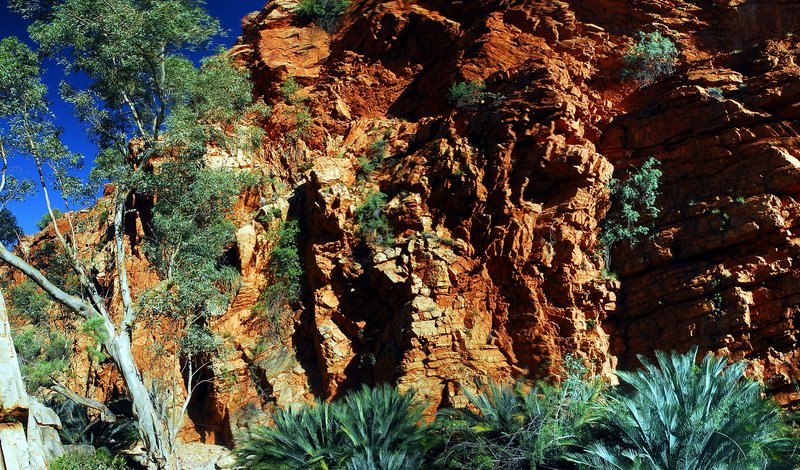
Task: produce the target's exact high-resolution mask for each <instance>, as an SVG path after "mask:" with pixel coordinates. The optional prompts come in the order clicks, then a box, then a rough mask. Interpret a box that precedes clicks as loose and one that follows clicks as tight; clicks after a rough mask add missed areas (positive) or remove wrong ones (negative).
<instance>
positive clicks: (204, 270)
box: [0, 0, 261, 469]
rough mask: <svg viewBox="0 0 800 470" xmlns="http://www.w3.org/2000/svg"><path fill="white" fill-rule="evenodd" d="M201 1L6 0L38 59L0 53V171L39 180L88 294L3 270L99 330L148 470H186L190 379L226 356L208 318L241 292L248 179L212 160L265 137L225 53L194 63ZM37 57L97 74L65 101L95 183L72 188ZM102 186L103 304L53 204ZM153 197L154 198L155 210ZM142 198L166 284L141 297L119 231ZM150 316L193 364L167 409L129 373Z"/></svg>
mask: <svg viewBox="0 0 800 470" xmlns="http://www.w3.org/2000/svg"><path fill="white" fill-rule="evenodd" d="M202 3H203V2H201V1H199V0H103V1H96V0H39V1H32V2H31V1H23V0H11V1H10V4H11V7H12V9H14V10H15V11H17V12H18V13H20V14H21V15H23V16H25V17H26V18H29V19H31V20H32V25H31V27H30V28H29V33H30V35H31V38H32V39H33V40H34V41H35V42H36V43H37V44H38V45H39V50H38V51H32V50H31V49H30V48H28V47H27V46H26V45H25V44H24V43H22V42H21V41H19V40H17V39H16V38H7V39H5V40H3V42H2V47H0V126H3V127H2V128H0V132H1V133H2V135H6V136H10V137H6V138H5V140H2V138H1V137H0V142H2V143H3V147H2V148H3V160H4V161H5V160H6V156H8V157H9V158H25V159H29V160H30V161H32V162H33V163H34V164H35V166H36V168H37V169H38V181H37V183H38V184H37V186H38V189H39V190H41V191H42V192H43V195H44V199H45V202H46V205H47V213H48V214H49V215H50V221H51V225H52V228H53V231H54V233H55V235H56V239H57V244H58V249H59V250H60V251H61V254H62V255H63V256H64V257H65V258H66V259H67V260H68V267H69V270H70V271H71V272H70V276H72V278H73V280H74V283H76V284H77V285H78V286H79V287H78V288H74V289H67V288H66V287H65V286H64V285H63V283H60V282H59V281H58V280H56V279H54V278H52V277H49V275H48V273H47V272H46V271H41V270H38V269H36V268H35V267H34V266H32V265H30V264H29V263H27V262H26V261H25V260H23V259H21V258H20V257H18V256H16V255H15V254H14V253H12V252H11V251H9V250H8V249H6V248H4V247H2V246H0V261H2V262H4V263H5V264H7V265H10V266H12V267H14V268H16V269H18V270H19V271H21V272H22V273H23V274H25V275H26V276H27V277H28V278H30V279H31V280H32V281H33V282H35V283H36V284H37V285H38V286H39V287H40V288H41V289H42V290H44V291H45V292H46V293H47V294H48V295H49V296H50V297H51V298H52V299H53V300H55V301H56V302H57V303H59V304H60V305H61V306H62V307H64V308H66V309H67V310H69V311H70V312H72V313H73V314H74V315H75V316H77V317H78V318H81V319H83V321H84V324H85V325H89V326H90V329H91V331H92V333H91V336H92V337H93V338H94V339H95V340H96V341H97V343H98V346H99V348H100V349H101V350H102V353H103V355H107V357H108V358H109V359H110V360H111V361H112V362H113V363H114V364H115V365H116V367H117V368H118V369H119V371H120V374H121V376H122V378H123V380H124V382H125V385H126V387H127V392H128V394H129V396H130V399H131V402H132V407H133V413H134V417H135V419H136V422H137V425H138V428H139V432H140V435H141V438H142V441H143V443H144V445H145V448H146V450H147V454H148V455H147V464H148V466H149V467H151V468H165V469H175V468H178V465H179V464H178V462H177V460H176V457H175V453H174V446H175V438H176V434H177V430H178V429H179V428H180V425H181V423H182V421H183V414H184V413H185V410H186V406H187V405H188V400H189V399H190V396H191V392H192V391H193V389H194V388H195V386H196V381H194V382H193V378H194V375H195V374H197V370H198V368H202V367H206V366H207V365H208V363H209V361H208V357H210V356H211V355H213V354H214V353H216V352H217V351H218V350H219V346H220V341H219V338H217V337H215V336H214V335H213V334H212V333H211V332H210V331H208V330H207V329H206V325H207V324H208V321H207V319H208V317H209V316H210V315H213V314H214V313H215V312H219V311H220V310H223V311H224V308H221V307H225V306H226V305H227V302H228V300H229V297H230V294H231V292H232V290H233V288H234V284H235V283H234V281H235V279H236V272H234V271H233V268H231V267H228V266H226V265H225V264H224V262H223V260H222V258H223V257H222V253H223V250H224V247H225V246H226V244H229V243H230V242H231V240H232V229H233V227H232V225H231V224H230V223H229V222H227V221H226V220H225V215H226V213H227V211H228V207H230V201H231V198H232V197H234V196H235V195H236V194H237V193H238V191H239V190H240V189H241V184H242V178H241V177H239V176H238V175H235V174H233V173H232V172H230V171H224V170H219V169H216V170H215V169H211V168H208V167H207V166H206V164H205V163H204V158H203V157H204V154H205V151H206V147H207V145H208V144H210V143H212V142H213V143H214V144H215V145H226V146H232V145H240V144H241V143H242V142H245V141H246V142H254V143H255V144H256V145H257V144H259V143H260V140H259V139H258V137H259V134H257V133H252V132H250V130H252V129H254V128H251V127H249V126H247V125H245V124H244V122H245V119H246V118H247V117H249V116H253V115H254V114H255V113H257V112H260V110H261V108H260V107H255V106H253V105H252V103H251V101H252V90H251V87H250V84H249V81H248V79H247V75H246V73H245V72H244V71H242V70H239V69H237V68H236V67H235V66H233V65H232V64H231V62H230V61H229V60H228V58H226V57H225V55H224V53H220V54H219V55H216V56H212V57H211V58H209V59H207V60H205V61H204V63H203V66H201V67H199V68H198V67H196V66H195V65H194V64H193V63H192V61H191V60H189V59H188V57H187V56H186V55H185V54H186V52H187V51H191V50H197V49H202V48H206V47H207V46H208V45H209V44H210V40H211V38H212V37H213V36H214V35H216V34H218V33H219V32H220V29H219V24H218V22H217V21H216V20H215V19H214V18H212V17H210V16H209V15H208V14H207V13H206V11H205V10H204V9H203V5H202ZM42 56H48V57H55V58H57V59H58V60H59V62H60V64H61V65H63V66H64V67H65V70H66V71H67V73H68V74H71V73H81V74H83V75H84V76H85V77H88V86H86V87H85V88H76V87H73V86H71V85H70V84H68V83H62V84H61V86H60V93H61V96H62V98H63V99H64V100H65V101H67V102H68V103H71V104H72V105H73V106H74V109H75V113H76V116H77V117H78V118H79V119H80V120H81V121H83V122H84V123H85V124H86V126H87V129H88V134H89V138H91V139H92V140H93V141H94V142H96V143H97V145H98V147H99V149H100V150H99V154H98V155H97V157H96V159H95V166H94V168H93V169H92V172H91V175H92V178H91V180H90V181H83V180H81V179H80V178H77V177H75V176H72V175H73V173H71V170H72V169H74V168H76V167H77V166H78V165H80V164H81V157H80V156H78V155H75V154H74V153H72V152H70V151H69V149H67V148H66V146H64V145H63V144H62V142H61V140H60V133H61V131H60V129H59V128H58V126H57V125H56V124H55V123H54V119H53V115H52V113H51V112H50V110H49V107H48V106H49V104H48V102H47V99H46V94H47V89H46V87H45V85H44V84H43V83H42V81H41V78H40V77H41V72H42V71H41V67H40V60H41V57H42ZM82 81H83V82H86V80H82ZM245 137H246V139H245ZM242 145H243V144H242ZM154 161H158V164H157V165H154ZM4 169H5V166H4ZM3 176H5V171H4V173H3ZM9 181H13V180H11V179H9ZM102 182H111V183H114V185H113V188H114V195H113V207H112V208H111V210H112V211H113V226H114V229H113V238H114V248H115V256H114V261H115V265H114V266H113V269H115V271H116V279H117V286H116V289H115V290H116V292H115V295H110V296H109V295H106V293H101V292H99V291H98V285H100V283H98V282H95V279H94V278H93V276H94V275H95V274H94V273H95V272H96V270H94V269H93V266H92V264H91V263H92V261H91V260H92V257H91V256H84V254H83V253H81V251H82V250H86V249H88V248H86V247H80V246H79V244H78V243H77V242H76V233H77V231H76V225H75V224H76V222H75V221H74V220H73V217H72V214H71V213H70V212H67V213H65V214H64V215H63V219H66V222H64V221H63V220H62V221H61V223H57V219H58V217H57V215H56V214H54V209H53V205H52V201H51V197H53V195H55V194H60V195H61V197H63V199H64V203H65V204H66V205H67V208H68V209H69V205H70V204H75V203H76V202H85V201H86V200H87V195H91V194H93V193H94V189H95V188H96V184H97V183H102ZM15 184H16V183H15ZM52 189H56V190H58V191H57V192H53V191H52ZM155 194H159V197H158V198H153V197H152V196H153V195H155ZM134 200H139V201H141V200H144V201H149V203H150V204H152V203H153V201H154V200H157V201H158V202H156V203H155V204H154V205H153V206H152V216H151V217H150V218H149V219H148V220H145V221H143V223H145V224H146V226H147V227H148V230H147V231H146V232H147V233H146V236H147V240H146V242H145V246H144V251H145V253H146V254H147V256H148V259H149V260H150V262H151V266H152V268H153V270H154V271H155V272H156V273H157V274H158V275H159V276H160V278H161V279H162V282H161V283H159V285H158V286H157V287H156V288H153V289H150V290H149V291H147V292H145V293H144V294H143V295H141V296H140V297H139V298H136V299H134V298H133V296H132V292H131V289H130V286H129V284H128V276H127V268H126V251H125V250H126V248H125V247H126V243H125V240H126V238H127V237H128V234H127V233H126V229H125V227H126V226H129V225H128V224H126V223H125V221H126V220H127V219H129V218H131V217H139V216H140V215H139V214H138V213H136V211H135V210H133V208H132V204H133V201H134ZM189 202H191V204H190V203H189ZM189 273H191V274H192V275H189ZM154 317H159V318H165V319H168V321H169V322H170V324H171V325H177V326H178V329H179V334H177V335H175V338H174V341H173V343H172V344H171V346H170V347H168V352H169V353H171V355H172V356H175V357H180V358H181V359H182V360H181V363H182V364H190V365H191V367H190V368H189V370H184V371H183V376H182V377H178V382H180V383H179V386H181V387H185V388H186V390H187V392H188V394H187V395H188V396H186V398H185V400H184V401H183V402H180V403H166V398H164V397H165V396H167V395H170V396H173V397H174V396H175V395H176V394H175V393H171V392H170V393H169V394H168V393H164V394H160V393H159V390H157V387H154V383H155V382H153V381H152V380H147V381H146V380H145V379H146V378H143V376H142V373H141V371H140V370H139V368H138V367H137V364H136V363H135V362H134V360H133V355H132V352H131V335H132V331H133V330H134V329H135V328H136V326H137V325H138V324H140V323H141V322H144V321H146V319H152V318H154ZM193 384H194V385H193ZM173 385H174V384H173Z"/></svg>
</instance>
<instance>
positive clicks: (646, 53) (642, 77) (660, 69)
mask: <svg viewBox="0 0 800 470" xmlns="http://www.w3.org/2000/svg"><path fill="white" fill-rule="evenodd" d="M638 36H639V40H638V41H637V42H636V44H635V45H634V46H633V47H631V48H630V49H629V50H628V51H627V52H626V53H625V55H624V56H623V58H622V60H623V61H624V62H625V65H626V66H627V68H626V69H625V71H624V72H623V75H624V76H626V77H630V78H632V79H634V80H636V81H637V82H639V83H640V84H641V86H647V85H650V84H651V83H653V82H655V81H656V80H657V79H658V78H660V77H663V76H666V75H671V74H672V73H673V72H674V71H675V61H676V60H677V58H678V49H677V48H676V47H675V44H674V43H673V42H672V41H671V40H670V39H669V38H668V37H665V36H662V35H661V33H660V32H658V31H655V32H652V33H648V34H644V33H642V32H639V33H638Z"/></svg>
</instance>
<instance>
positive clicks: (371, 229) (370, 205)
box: [356, 192, 394, 245]
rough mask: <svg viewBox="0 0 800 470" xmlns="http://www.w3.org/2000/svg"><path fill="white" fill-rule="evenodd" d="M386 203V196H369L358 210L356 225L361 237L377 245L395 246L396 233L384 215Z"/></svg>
mask: <svg viewBox="0 0 800 470" xmlns="http://www.w3.org/2000/svg"><path fill="white" fill-rule="evenodd" d="M386 201H387V196H386V194H383V193H381V192H376V193H372V194H370V195H368V196H367V198H366V200H365V201H364V203H363V204H361V205H360V206H358V207H357V208H356V223H357V224H358V226H359V231H360V233H361V235H362V236H363V237H364V238H365V239H366V240H367V241H369V242H372V243H375V244H377V245H393V244H394V233H393V232H392V228H391V227H390V226H389V220H388V219H387V218H386V215H385V214H384V213H383V208H384V206H386Z"/></svg>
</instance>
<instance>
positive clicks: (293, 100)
mask: <svg viewBox="0 0 800 470" xmlns="http://www.w3.org/2000/svg"><path fill="white" fill-rule="evenodd" d="M299 91H300V84H298V83H297V81H295V79H294V77H288V78H287V79H286V80H285V81H284V82H283V83H282V84H281V96H283V99H284V100H285V101H286V102H287V103H289V104H298V103H301V102H303V100H304V99H305V98H304V97H303V96H301V95H300V94H299Z"/></svg>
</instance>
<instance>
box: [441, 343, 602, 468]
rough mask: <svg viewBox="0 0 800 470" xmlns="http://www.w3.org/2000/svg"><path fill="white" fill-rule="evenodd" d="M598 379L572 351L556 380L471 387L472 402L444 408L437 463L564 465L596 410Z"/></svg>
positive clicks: (457, 465)
mask: <svg viewBox="0 0 800 470" xmlns="http://www.w3.org/2000/svg"><path fill="white" fill-rule="evenodd" d="M601 392H602V386H601V383H600V381H599V380H597V379H595V378H592V377H591V376H590V375H589V371H588V369H587V368H586V367H585V366H584V365H583V363H582V362H581V361H580V360H579V359H577V358H575V357H574V356H567V357H566V358H565V361H564V374H563V376H562V378H561V384H560V385H557V386H553V385H549V384H540V385H539V386H537V387H534V388H528V387H525V386H523V385H522V384H517V385H515V386H512V385H509V384H503V383H496V382H490V383H489V384H488V385H486V386H485V387H483V389H482V390H481V391H480V393H473V392H470V391H469V390H467V392H466V393H467V397H468V398H469V401H470V403H471V405H472V407H471V408H464V409H458V410H445V411H443V412H441V413H440V415H439V418H438V419H437V423H438V424H439V426H440V427H441V429H442V432H443V434H444V442H445V443H446V444H445V445H444V446H443V448H441V449H439V456H438V459H437V464H439V465H440V466H443V467H444V468H463V469H486V470H489V469H494V468H507V469H527V468H563V465H564V463H565V462H566V457H567V454H568V451H569V450H571V449H574V448H575V446H576V445H577V444H578V443H579V442H580V439H581V438H582V437H583V436H584V435H585V434H586V433H587V431H588V425H589V424H591V423H592V422H593V421H594V419H595V418H596V416H597V410H598V398H599V396H600V394H601Z"/></svg>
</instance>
